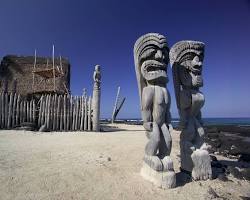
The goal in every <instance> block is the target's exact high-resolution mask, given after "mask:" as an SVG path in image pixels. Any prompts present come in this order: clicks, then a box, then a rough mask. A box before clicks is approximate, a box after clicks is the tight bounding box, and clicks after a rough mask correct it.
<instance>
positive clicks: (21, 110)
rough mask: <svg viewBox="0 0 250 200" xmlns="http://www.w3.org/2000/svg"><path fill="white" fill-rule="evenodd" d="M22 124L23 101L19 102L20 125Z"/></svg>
mask: <svg viewBox="0 0 250 200" xmlns="http://www.w3.org/2000/svg"><path fill="white" fill-rule="evenodd" d="M21 123H23V100H20V123H19V124H21Z"/></svg>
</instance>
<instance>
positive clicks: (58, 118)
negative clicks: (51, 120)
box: [56, 96, 60, 131]
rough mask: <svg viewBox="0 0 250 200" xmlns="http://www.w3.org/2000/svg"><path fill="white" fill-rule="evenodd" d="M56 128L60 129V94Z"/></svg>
mask: <svg viewBox="0 0 250 200" xmlns="http://www.w3.org/2000/svg"><path fill="white" fill-rule="evenodd" d="M56 130H57V131H59V130H60V96H58V97H57V108H56Z"/></svg>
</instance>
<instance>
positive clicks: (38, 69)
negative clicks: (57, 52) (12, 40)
mask: <svg viewBox="0 0 250 200" xmlns="http://www.w3.org/2000/svg"><path fill="white" fill-rule="evenodd" d="M69 91H70V64H69V61H68V60H67V59H65V58H55V59H54V65H53V60H52V58H46V57H36V61H35V57H34V56H15V55H7V56H5V57H3V59H2V62H1V64H0V92H9V93H10V92H14V93H15V92H16V93H18V94H21V95H23V96H30V95H37V94H49V93H57V94H67V93H69Z"/></svg>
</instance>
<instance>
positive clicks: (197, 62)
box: [192, 56, 202, 66]
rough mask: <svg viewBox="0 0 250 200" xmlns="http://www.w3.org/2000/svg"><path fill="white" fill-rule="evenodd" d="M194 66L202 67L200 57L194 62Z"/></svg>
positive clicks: (195, 58)
mask: <svg viewBox="0 0 250 200" xmlns="http://www.w3.org/2000/svg"><path fill="white" fill-rule="evenodd" d="M192 64H193V66H201V65H202V62H200V58H199V56H195V57H194V59H193V60H192Z"/></svg>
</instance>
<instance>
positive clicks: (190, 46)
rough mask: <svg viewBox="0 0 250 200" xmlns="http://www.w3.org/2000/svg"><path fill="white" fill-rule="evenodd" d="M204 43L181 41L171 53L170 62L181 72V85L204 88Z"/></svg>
mask: <svg viewBox="0 0 250 200" xmlns="http://www.w3.org/2000/svg"><path fill="white" fill-rule="evenodd" d="M204 46H205V45H204V43H202V42H198V41H181V42H178V43H176V44H175V45H174V47H173V48H171V51H170V60H171V64H172V65H173V67H178V68H179V70H180V75H181V76H182V77H181V84H183V85H186V84H187V85H188V83H189V82H191V85H192V86H193V87H202V86H203V79H202V64H203V58H204Z"/></svg>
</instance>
